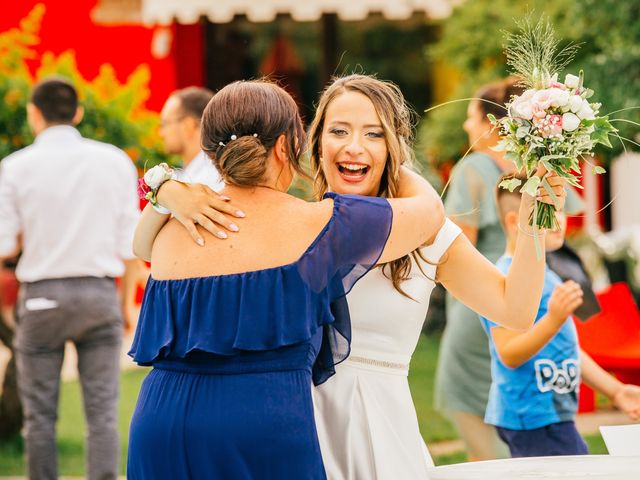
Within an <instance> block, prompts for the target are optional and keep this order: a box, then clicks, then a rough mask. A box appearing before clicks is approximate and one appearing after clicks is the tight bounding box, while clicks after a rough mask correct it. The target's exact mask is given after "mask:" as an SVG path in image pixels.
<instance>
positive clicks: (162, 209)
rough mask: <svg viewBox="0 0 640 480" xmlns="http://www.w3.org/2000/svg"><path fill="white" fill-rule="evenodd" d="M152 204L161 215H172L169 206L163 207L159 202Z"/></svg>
mask: <svg viewBox="0 0 640 480" xmlns="http://www.w3.org/2000/svg"><path fill="white" fill-rule="evenodd" d="M149 203H151V202H149ZM151 206H152V207H153V209H154V210H155V211H156V212H158V213H159V214H161V215H171V210H169V209H168V208H165V207H163V206H162V205H160V204H159V203H151Z"/></svg>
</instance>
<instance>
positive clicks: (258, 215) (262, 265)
mask: <svg viewBox="0 0 640 480" xmlns="http://www.w3.org/2000/svg"><path fill="white" fill-rule="evenodd" d="M225 190H231V189H229V188H228V189H225ZM232 190H233V191H226V192H225V193H226V194H227V195H229V196H230V197H232V198H233V202H234V205H236V206H238V207H239V208H241V209H242V210H243V211H244V212H246V214H247V217H246V218H245V219H243V220H242V221H241V222H239V223H240V225H239V226H240V231H239V232H238V233H232V234H230V235H229V238H228V239H226V240H220V239H217V238H215V237H213V236H212V235H211V234H209V233H208V232H207V231H205V230H204V229H203V228H201V227H198V228H199V230H200V233H201V234H202V235H203V237H204V239H205V245H204V246H203V247H200V246H198V245H196V244H195V243H194V242H193V240H192V239H191V237H190V236H189V234H188V233H187V231H186V230H185V229H184V227H182V225H180V224H179V223H178V221H177V220H175V219H172V220H171V221H169V222H168V223H167V224H166V225H165V226H164V227H163V229H162V230H161V231H160V233H159V234H158V236H157V237H156V240H155V242H154V244H153V251H152V256H151V265H152V267H151V274H152V276H153V278H155V279H157V280H161V279H177V278H191V277H206V276H214V275H228V274H234V273H243V272H252V271H256V270H264V269H268V268H273V267H278V266H283V265H288V264H291V263H293V262H295V261H296V260H298V259H299V258H300V257H301V256H302V255H303V254H304V252H305V251H306V250H307V249H308V247H309V246H310V245H311V244H312V243H313V241H314V240H315V239H316V238H317V237H318V235H319V234H320V232H321V231H322V230H323V228H324V227H325V225H327V223H328V222H329V220H330V218H331V215H332V213H333V201H332V200H330V199H327V200H324V201H322V202H314V203H309V202H305V201H303V200H300V199H297V198H295V197H292V196H290V195H287V194H284V193H281V192H276V191H274V190H270V189H267V188H255V189H251V190H248V189H236V188H233V189H232Z"/></svg>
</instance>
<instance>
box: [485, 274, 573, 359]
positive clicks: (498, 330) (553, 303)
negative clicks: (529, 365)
mask: <svg viewBox="0 0 640 480" xmlns="http://www.w3.org/2000/svg"><path fill="white" fill-rule="evenodd" d="M581 304H582V289H581V288H580V285H578V284H577V283H576V282H574V281H573V280H568V281H566V282H564V283H562V284H560V285H558V286H557V287H556V289H555V290H554V291H553V294H552V295H551V298H550V299H549V306H548V310H547V314H546V315H544V316H543V317H542V318H541V319H540V320H538V321H537V322H536V323H535V325H534V326H533V327H531V328H530V329H529V330H527V331H525V332H519V331H516V330H510V329H506V328H502V327H493V328H492V329H491V336H492V338H493V343H494V344H495V346H496V351H497V352H498V355H499V356H500V360H501V361H502V363H504V364H505V365H506V366H507V367H509V368H518V367H519V366H520V365H522V364H523V363H525V362H526V361H527V360H529V359H530V358H531V357H533V356H534V355H535V354H536V353H538V352H539V351H540V350H541V349H542V347H544V346H545V345H546V344H547V343H548V342H549V340H551V339H552V338H553V336H554V335H555V334H556V333H558V330H559V329H560V327H562V325H563V324H564V322H565V321H566V320H567V317H568V316H569V315H571V313H573V311H574V310H575V309H576V308H578V307H579V306H580V305H581Z"/></svg>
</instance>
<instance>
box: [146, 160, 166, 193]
mask: <svg viewBox="0 0 640 480" xmlns="http://www.w3.org/2000/svg"><path fill="white" fill-rule="evenodd" d="M172 173H173V171H172V170H171V169H170V168H169V166H168V165H167V164H166V163H164V164H160V165H156V166H155V167H153V168H150V169H149V170H147V171H146V172H145V174H144V182H145V183H146V184H147V185H148V186H149V188H150V189H151V190H155V189H157V188H158V187H159V186H160V185H162V184H163V183H164V182H166V181H167V180H170V179H171V174H172Z"/></svg>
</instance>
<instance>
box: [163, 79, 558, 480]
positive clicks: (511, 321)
mask: <svg viewBox="0 0 640 480" xmlns="http://www.w3.org/2000/svg"><path fill="white" fill-rule="evenodd" d="M310 140H311V165H312V168H313V174H314V183H315V186H316V189H317V193H318V196H319V197H321V196H322V195H323V194H324V193H325V192H326V191H328V190H331V191H333V192H337V193H343V194H358V195H368V196H383V197H388V198H392V197H394V196H395V195H396V194H397V191H398V175H399V171H400V168H401V166H402V165H403V164H408V163H409V162H410V160H411V158H412V155H413V152H412V149H411V140H412V124H411V115H410V110H409V109H408V107H407V105H406V104H405V102H404V98H403V96H402V94H401V92H400V91H399V89H398V88H397V87H396V86H395V85H393V84H391V83H389V82H384V81H381V80H378V79H375V78H372V77H369V76H365V75H350V76H347V77H343V78H338V79H337V80H335V81H334V82H333V83H332V84H331V85H330V86H329V87H328V88H327V89H326V90H325V91H324V93H323V95H322V97H321V99H320V102H319V105H318V110H317V112H316V116H315V119H314V121H313V123H312V125H311V129H310ZM549 181H550V183H551V184H552V185H553V186H554V190H555V194H556V195H557V196H559V197H560V198H564V189H563V187H562V185H561V182H560V180H559V179H558V178H557V177H549ZM167 185H170V187H169V188H166V187H163V188H162V189H161V191H160V196H159V197H158V199H159V201H160V203H161V204H162V205H163V206H166V207H167V208H169V209H170V210H171V211H172V212H174V214H175V215H176V217H177V218H178V219H179V220H181V221H182V222H183V223H184V224H185V227H187V229H188V230H189V231H190V232H191V234H192V237H193V238H194V240H196V241H199V242H201V241H202V236H201V235H200V233H199V232H198V231H197V229H196V227H195V224H196V223H199V224H200V225H202V226H203V227H204V228H206V229H207V230H209V231H210V232H211V233H214V234H217V235H218V236H224V235H219V232H220V227H219V226H218V225H221V226H223V227H228V226H229V224H230V223H231V222H230V221H229V220H227V219H226V218H224V217H223V216H221V215H220V214H219V213H218V212H217V211H215V210H219V211H222V212H230V211H231V209H229V208H228V207H225V206H222V204H221V202H220V201H219V199H218V198H217V197H216V196H215V194H213V193H212V192H210V191H208V190H207V189H206V188H205V187H201V186H186V185H179V184H177V183H176V182H167ZM539 195H540V198H541V200H542V201H545V202H547V203H550V202H551V199H550V198H549V197H548V196H547V195H546V193H545V192H543V191H540V192H539ZM532 209H533V198H532V197H530V196H528V195H523V200H522V203H521V208H520V219H521V220H520V224H521V230H522V233H523V234H522V235H520V236H519V237H518V244H517V248H516V253H515V255H514V262H513V265H512V267H511V269H510V271H509V274H508V275H507V276H506V277H505V276H504V275H502V274H501V273H500V272H499V271H498V270H497V269H496V268H495V267H494V265H493V264H491V263H490V262H489V261H488V260H486V259H485V258H484V257H483V256H482V255H481V254H480V253H479V252H478V251H477V250H476V249H475V248H474V247H473V245H472V244H471V243H470V242H469V241H468V240H467V239H466V237H465V236H464V235H460V229H459V228H458V227H457V226H455V224H453V222H451V221H450V220H447V221H446V222H445V224H444V225H443V227H442V228H441V230H440V231H439V233H438V234H437V235H436V236H435V238H432V239H430V241H429V242H428V244H427V245H425V246H424V247H422V248H420V249H418V250H416V251H414V252H413V253H412V254H410V255H407V256H405V257H403V258H401V259H399V260H395V261H393V262H390V263H387V264H385V265H382V266H380V268H377V269H375V270H372V271H370V272H369V273H368V274H367V275H366V276H365V277H364V278H362V279H361V280H360V282H359V283H358V284H357V285H356V286H355V287H354V288H353V290H352V291H351V292H350V293H349V295H348V296H347V300H348V304H349V312H350V315H351V322H352V343H351V354H350V356H349V358H348V359H347V360H345V361H344V362H343V363H341V364H340V365H338V366H337V367H336V370H337V373H338V374H337V375H335V376H333V377H332V378H331V379H329V380H328V381H327V382H326V383H324V384H322V385H320V386H318V387H316V388H315V389H314V394H313V395H314V406H315V415H316V424H317V429H318V435H319V439H320V445H321V449H322V456H323V460H324V464H325V469H326V472H327V477H328V478H330V479H332V480H342V479H345V480H346V479H349V480H351V479H353V480H361V479H367V480H369V479H380V480H387V479H389V480H392V479H393V480H395V479H425V478H428V467H430V466H432V465H433V462H432V460H431V458H430V456H429V453H428V451H427V449H426V448H425V445H424V442H423V440H422V437H421V435H420V432H419V428H418V421H417V416H416V412H415V408H414V406H413V401H412V399H411V393H410V391H409V385H408V382H407V372H408V369H409V363H410V360H411V355H412V354H413V351H414V350H415V347H416V344H417V342H418V339H419V336H420V331H421V328H422V323H423V321H424V318H425V314H426V311H427V308H428V304H429V296H430V294H431V290H432V289H433V287H434V280H435V279H436V278H437V279H438V281H440V282H441V283H442V284H443V285H444V286H445V287H446V288H447V289H448V290H449V291H450V292H451V293H452V294H453V295H454V296H456V297H457V298H459V299H460V300H461V301H463V302H464V303H465V304H467V305H468V306H469V307H470V308H472V309H474V310H476V311H477V312H478V313H480V314H481V315H483V316H485V317H487V318H491V319H492V320H494V321H496V322H498V323H500V324H502V325H505V326H507V327H511V328H518V329H522V328H528V327H529V326H530V325H531V324H532V322H533V319H534V317H535V313H536V309H537V305H538V301H539V298H540V294H541V291H542V285H543V273H544V262H543V261H538V260H537V259H536V253H535V248H534V239H533V235H532V234H531V229H530V227H529V226H528V216H529V213H530V212H531V211H532ZM230 230H231V231H233V228H231V229H230Z"/></svg>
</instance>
